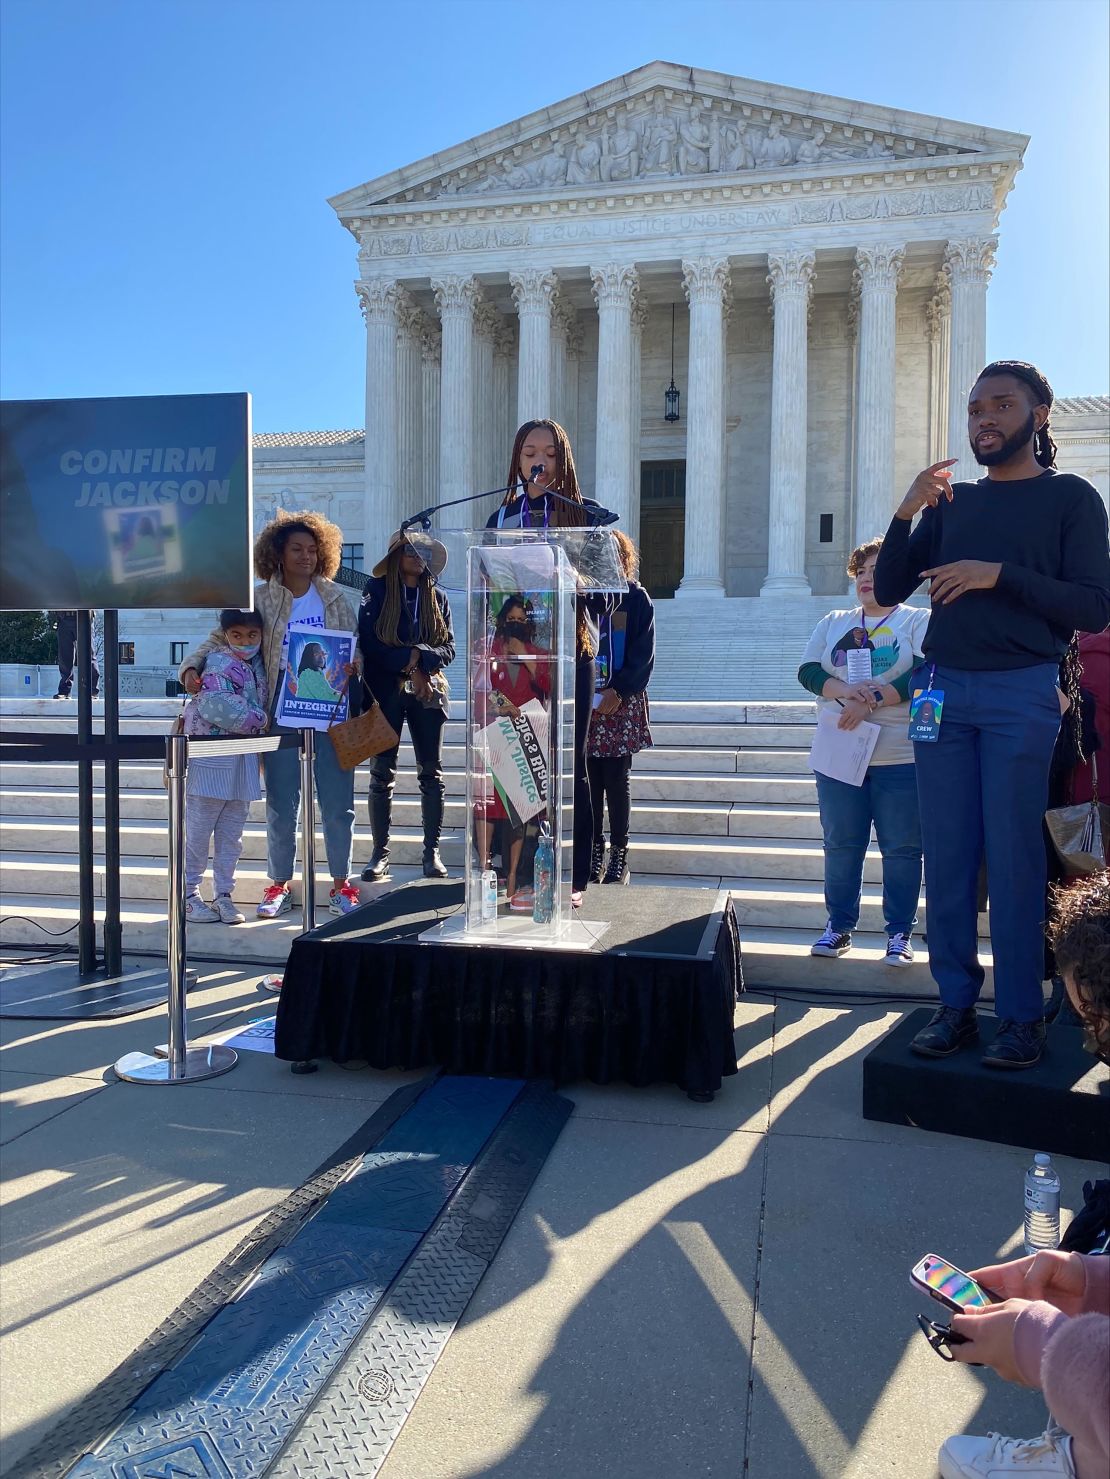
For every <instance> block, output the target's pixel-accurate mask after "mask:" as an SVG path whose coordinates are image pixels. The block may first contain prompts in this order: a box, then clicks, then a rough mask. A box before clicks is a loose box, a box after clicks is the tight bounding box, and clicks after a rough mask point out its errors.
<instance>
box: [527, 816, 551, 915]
mask: <svg viewBox="0 0 1110 1479" xmlns="http://www.w3.org/2000/svg"><path fill="white" fill-rule="evenodd" d="M532 899H533V902H532V923H533V924H550V922H551V916H552V914H553V913H554V912H555V849H554V846H553V844H552V841H551V831H550V829H549V828H548V825H547V823H546V822H541V824H540V836H539V841H538V842H537V843H536V863H535V868H534V870H533V888H532Z"/></svg>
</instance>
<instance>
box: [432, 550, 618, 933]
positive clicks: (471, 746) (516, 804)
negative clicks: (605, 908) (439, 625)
mask: <svg viewBox="0 0 1110 1479" xmlns="http://www.w3.org/2000/svg"><path fill="white" fill-rule="evenodd" d="M407 537H408V539H409V542H410V543H411V544H412V545H413V546H414V548H416V549H418V550H419V549H420V546H421V541H422V540H427V539H429V538H435V539H438V540H439V541H440V542H441V543H443V544H445V545H446V546H447V550H448V561H447V567H446V570H445V572H444V574H443V575H442V576H441V577H440V584H441V585H443V586H444V587H445V589H446V590H447V592H448V595H449V597H450V598H451V603H452V607H453V609H454V610H455V611H456V612H458V610H459V606H460V605H461V604H462V595H463V588H464V585H465V609H466V635H465V642H464V641H462V640H460V639H461V637H462V633H461V632H460V631H459V627H460V625H461V623H459V621H458V616H457V615H456V619H455V624H456V640H457V645H458V649H459V652H460V654H461V655H462V657H463V659H464V663H465V673H466V821H465V854H464V876H465V903H464V907H463V910H462V912H461V914H458V915H454V916H452V917H451V918H450V919H448V920H445V921H443V922H442V923H441V924H439V925H437V926H435V928H434V929H433V930H432V931H429V932H428V938H429V939H431V938H433V937H434V938H435V939H437V940H439V941H443V942H446V941H447V940H450V941H451V943H453V944H474V945H490V944H496V945H499V946H506V945H519V946H524V947H528V946H531V947H536V948H546V949H551V948H564V949H565V948H571V949H575V948H576V949H581V948H583V947H584V946H588V944H589V943H591V941H592V938H593V936H592V935H586V937H585V938H584V939H582V940H578V939H577V938H576V934H577V933H583V932H581V931H576V929H575V921H574V920H573V918H572V914H573V911H572V909H571V905H570V870H571V838H572V834H573V827H574V682H575V640H576V639H575V631H576V623H577V619H578V610H577V605H578V601H579V599H581V600H583V601H584V602H586V603H588V605H589V607H590V609H591V611H593V612H594V613H595V614H600V613H601V612H603V611H604V610H605V608H606V606H607V605H610V606H611V605H613V604H615V603H616V601H617V600H618V599H619V597H620V594H621V593H622V592H623V591H625V590H627V588H628V586H627V582H626V580H625V578H624V573H623V567H622V565H621V561H620V552H619V549H618V546H617V542H616V540H615V539H614V537H613V534H612V531H611V530H610V529H604V528H570V529H568V528H558V529H541V528H538V527H537V528H531V529H479V530H466V531H463V530H453V529H438V530H436V531H435V533H434V534H432V535H427V534H421V533H419V532H418V531H417V530H413V529H410V530H409V531H407ZM453 696H454V697H455V698H456V699H458V698H460V697H461V695H460V694H458V693H456V694H454V695H453ZM548 846H549V848H550V862H551V875H552V880H553V888H552V891H551V898H550V908H549V909H547V908H544V907H543V904H544V894H543V890H542V889H541V890H540V895H541V907H540V908H539V909H538V910H537V909H536V900H535V893H536V855H537V852H538V851H540V850H541V849H544V850H546V849H547V847H548ZM491 873H492V874H493V875H494V877H493V879H491V878H490V874H491ZM494 883H495V885H496V904H495V905H494V901H493V897H492V895H493V885H494ZM596 932H597V927H596V926H595V929H594V933H595V934H596Z"/></svg>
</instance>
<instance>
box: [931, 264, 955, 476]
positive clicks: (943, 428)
mask: <svg viewBox="0 0 1110 1479" xmlns="http://www.w3.org/2000/svg"><path fill="white" fill-rule="evenodd" d="M951 310H952V299H951V295H950V293H949V290H948V279H947V277H945V276H944V274H943V273H940V274H938V277H937V284H936V291H935V292H934V294H933V296H932V297H931V298H930V299H929V301H928V303H927V304H926V305H925V323H926V327H927V330H928V335H929V461H930V462H939V461H940V460H941V459H942V458H943V457H946V456H947V455H948V454H947V452H946V451H945V448H946V447H947V446H948V353H949V343H948V339H949V335H948V326H949V314H950V313H951Z"/></svg>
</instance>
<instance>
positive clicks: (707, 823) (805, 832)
mask: <svg viewBox="0 0 1110 1479" xmlns="http://www.w3.org/2000/svg"><path fill="white" fill-rule="evenodd" d="M459 782H460V784H459V786H458V788H454V787H449V788H448V796H447V804H446V813H445V820H446V823H447V825H448V826H451V827H461V826H462V825H463V817H464V814H465V807H464V802H463V798H462V795H461V790H462V787H461V777H459ZM706 789H708V787H706ZM356 794H358V793H356ZM358 801H359V804H361V801H362V796H361V795H359V796H358ZM76 814H77V795H76V790H75V789H72V788H70V787H62V786H57V787H54V788H53V789H48V788H43V789H32V788H30V787H8V788H6V789H0V834H3V836H4V837H5V839H6V842H7V845H8V846H9V847H10V848H12V849H17V848H18V847H20V846H22V845H23V844H22V842H21V841H19V840H17V839H18V835H19V834H18V833H14V832H12V831H10V830H9V828H11V827H17V826H20V825H23V826H28V827H34V828H38V829H40V831H41V829H42V828H44V827H48V826H49V827H51V828H54V829H55V830H56V821H57V820H58V819H61V820H63V821H68V822H75V818H76ZM93 816H94V817H95V818H96V819H97V820H98V821H99V820H101V819H102V818H103V816H104V797H103V796H102V795H99V794H98V795H96V796H94V797H93ZM120 817H121V820H122V821H124V822H138V821H143V822H162V823H163V824H164V823H165V822H166V819H167V810H166V793H165V791H164V790H163V789H162V788H161V786H159V787H158V788H157V789H156V790H155V789H153V788H150V787H148V788H147V789H144V790H139V789H136V788H127V789H125V790H123V791H122V792H121V794H120ZM250 817H251V820H252V821H256V822H261V821H263V820H264V818H265V802H263V801H256V802H255V803H254V804H253V805H252V806H251V810H250ZM393 818H394V821H395V823H396V824H397V825H398V826H402V827H405V826H411V827H415V826H417V825H418V823H419V819H420V798H419V795H418V794H417V793H416V792H415V791H408V790H401V789H398V791H397V794H396V795H395V797H394V801H393ZM632 828H633V831H635V832H642V833H649V832H664V833H670V832H685V833H690V834H694V835H703V836H720V837H726V836H727V837H768V838H778V837H793V838H796V839H799V840H800V839H811V840H812V839H817V840H820V838H821V819H820V817H819V815H818V813H817V808H816V807H814V806H795V807H789V806H748V805H744V804H742V803H736V804H732V803H730V802H729V801H728V800H727V799H726V800H723V801H718V800H713V799H711V798H706V799H702V798H700V797H699V798H697V799H695V800H690V801H685V800H678V799H670V800H667V799H658V798H652V797H650V796H648V797H641V795H640V794H639V791H638V788H637V787H636V785H635V783H634V790H633V802H632ZM97 835H98V837H99V836H101V835H102V829H101V828H99V827H98V828H97ZM28 845H30V846H31V850H32V851H34V850H36V849H38V848H40V847H41V846H42V844H41V843H40V842H38V841H37V840H36V841H33V842H31V843H29V844H28ZM130 850H132V851H134V850H135V849H130Z"/></svg>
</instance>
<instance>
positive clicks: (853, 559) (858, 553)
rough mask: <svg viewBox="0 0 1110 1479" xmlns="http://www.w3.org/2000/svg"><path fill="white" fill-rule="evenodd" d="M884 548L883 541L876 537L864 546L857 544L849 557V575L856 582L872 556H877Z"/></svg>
mask: <svg viewBox="0 0 1110 1479" xmlns="http://www.w3.org/2000/svg"><path fill="white" fill-rule="evenodd" d="M882 547H883V541H882V540H881V539H880V538H879V537H878V536H876V537H875V538H874V539H868V540H867V541H866V542H865V543H864V544H857V545H856V547H855V549H854V550H853V551H852V553H851V554H850V555H849V556H848V574H849V575H850V576H851V577H852V579H853V580H855V578H856V576H857V575H858V574H859V573H860V571H861V570H862V569H863V567H864V566H865V565H866V564H867V562H868V560H869V559H870V558H871V556H872V555H877V554H878V553H879V551H880V550H881V549H882Z"/></svg>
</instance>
